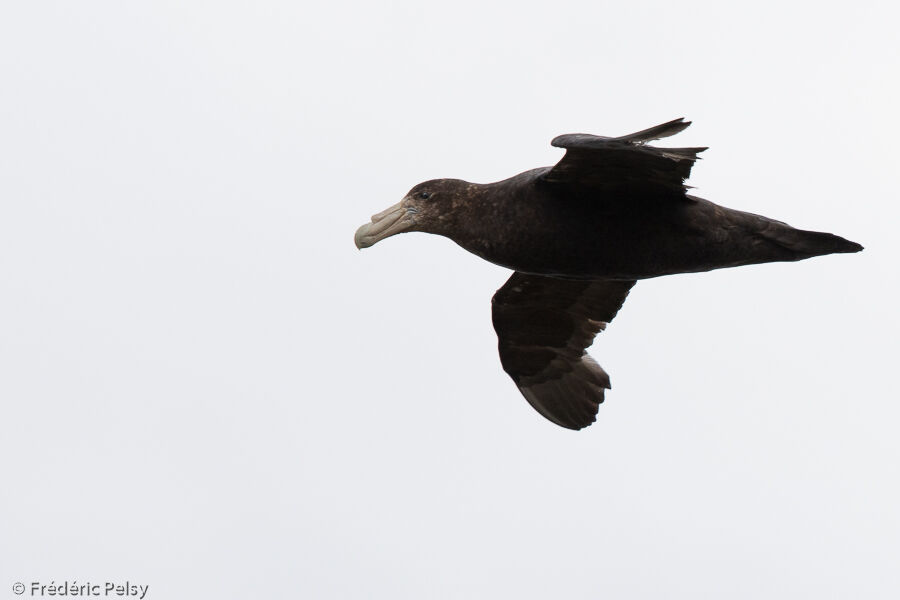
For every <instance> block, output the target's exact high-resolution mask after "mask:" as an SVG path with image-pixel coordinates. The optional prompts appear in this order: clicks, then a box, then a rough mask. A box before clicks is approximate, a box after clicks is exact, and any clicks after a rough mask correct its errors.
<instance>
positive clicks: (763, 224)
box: [354, 118, 863, 430]
mask: <svg viewBox="0 0 900 600" xmlns="http://www.w3.org/2000/svg"><path fill="white" fill-rule="evenodd" d="M690 124H691V122H690V121H685V120H684V119H683V118H679V119H675V120H672V121H669V122H667V123H663V124H661V125H657V126H655V127H650V128H649V129H644V130H642V131H638V132H636V133H631V134H628V135H624V136H619V137H606V136H598V135H591V134H584V133H575V134H565V135H560V136H558V137H556V138H554V139H553V140H552V142H551V145H552V146H555V147H558V148H563V149H564V150H565V154H564V155H563V157H562V158H561V159H560V160H559V162H557V163H556V164H555V165H554V166H552V167H540V168H537V169H531V170H528V171H525V172H523V173H520V174H518V175H515V176H513V177H510V178H508V179H504V180H502V181H498V182H494V183H487V184H479V183H470V182H467V181H462V180H459V179H434V180H430V181H425V182H423V183H419V184H417V185H415V186H414V187H413V188H412V189H410V191H409V192H408V193H407V194H406V196H405V197H404V198H403V199H402V200H400V202H398V203H397V204H395V205H393V206H391V207H390V208H388V209H386V210H384V211H382V212H380V213H378V214H376V215H374V216H372V218H371V221H370V222H369V223H366V224H365V225H363V226H361V227H360V228H359V229H358V230H357V231H356V234H355V236H354V241H355V243H356V246H357V248H359V249H363V248H368V247H370V246H373V245H374V244H376V243H377V242H379V241H381V240H384V239H385V238H388V237H391V236H394V235H396V234H399V233H404V232H412V231H419V232H425V233H432V234H437V235H441V236H444V237H447V238H449V239H451V240H453V241H454V242H456V244H458V245H459V246H461V247H462V248H464V249H465V250H468V251H469V252H471V253H473V254H475V255H476V256H479V257H480V258H482V259H484V260H487V261H489V262H491V263H494V264H496V265H500V266H502V267H506V268H509V269H512V270H513V271H514V273H513V274H512V276H511V277H510V278H509V280H507V282H506V283H505V284H504V285H503V286H502V287H501V288H500V289H499V290H497V292H496V293H495V294H494V296H493V299H492V301H491V307H492V321H493V325H494V330H495V331H496V334H497V339H498V351H499V354H500V363H501V365H502V367H503V370H504V371H506V373H507V374H508V375H509V376H510V377H511V378H512V380H513V382H514V383H515V385H516V386H517V387H518V389H519V391H520V392H521V394H522V395H523V396H524V397H525V399H526V400H527V401H528V403H529V404H530V405H531V406H532V407H534V409H535V410H537V412H538V413H540V414H541V415H542V416H543V417H545V418H546V419H547V420H549V421H551V422H553V423H555V424H556V425H559V426H561V427H565V428H567V429H573V430H579V429H583V428H584V427H587V426H588V425H591V424H592V423H594V422H595V421H596V416H597V413H598V409H599V406H600V404H601V403H602V402H603V401H604V394H605V391H606V390H608V389H611V385H610V379H609V375H608V374H607V373H606V371H604V370H603V368H602V367H601V366H600V365H599V364H598V363H597V362H596V361H595V360H594V359H593V358H592V357H591V356H590V355H589V354H588V353H587V349H588V347H590V346H591V344H592V343H593V340H594V337H595V336H596V335H597V334H598V333H599V332H600V331H602V330H604V329H605V328H606V326H607V325H608V324H609V322H610V321H612V320H613V318H614V317H615V316H616V313H617V312H618V311H619V309H620V308H621V307H622V304H623V303H624V302H625V298H626V297H627V296H628V294H629V292H630V291H631V289H632V287H633V286H634V285H635V283H636V282H637V281H638V280H640V279H648V278H652V277H659V276H663V275H674V274H678V273H696V272H703V271H710V270H713V269H721V268H726V267H737V266H741V265H751V264H757V263H766V262H774V261H797V260H803V259H807V258H811V257H813V256H820V255H825V254H832V253H851V252H859V251H860V250H862V249H863V247H862V246H861V245H859V244H857V243H855V242H851V241H849V240H846V239H844V238H842V237H839V236H836V235H833V234H831V233H822V232H816V231H805V230H801V229H794V228H793V227H791V226H790V225H787V224H786V223H783V222H781V221H776V220H774V219H769V218H767V217H763V216H760V215H756V214H752V213H748V212H742V211H739V210H734V209H730V208H726V207H724V206H719V205H717V204H714V203H712V202H710V201H708V200H704V199H702V198H699V197H697V196H694V195H692V194H690V193H688V190H689V189H690V188H689V186H686V185H685V180H687V178H688V176H689V175H690V172H691V168H692V167H693V165H694V163H695V162H696V161H697V160H698V158H699V157H698V154H699V153H700V152H702V151H704V150H706V149H707V148H705V147H698V148H660V147H655V146H651V145H648V142H652V141H654V140H659V139H662V138H666V137H669V136H672V135H675V134H677V133H679V132H681V131H683V130H684V129H685V128H687V127H688V126H689V125H690Z"/></svg>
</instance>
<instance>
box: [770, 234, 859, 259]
mask: <svg viewBox="0 0 900 600" xmlns="http://www.w3.org/2000/svg"><path fill="white" fill-rule="evenodd" d="M773 233H774V235H767V236H766V237H768V238H769V240H770V241H772V242H774V243H776V244H778V245H779V246H781V247H782V248H784V249H786V250H789V251H790V252H792V253H793V254H795V255H796V260H802V259H804V258H810V257H813V256H821V255H823V254H837V253H850V252H859V251H860V250H862V249H863V247H862V246H861V245H859V244H857V243H856V242H851V241H850V240H846V239H844V238H842V237H840V236H838V235H834V234H833V233H824V232H821V231H805V230H803V229H793V228H792V227H784V228H779V229H778V230H776V232H773Z"/></svg>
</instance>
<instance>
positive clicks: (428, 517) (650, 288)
mask: <svg viewBox="0 0 900 600" xmlns="http://www.w3.org/2000/svg"><path fill="white" fill-rule="evenodd" d="M897 12H898V11H897V9H896V5H895V4H894V3H888V2H877V3H876V2H859V1H857V2H852V3H820V2H815V3H812V2H809V3H803V2H798V3H790V2H778V3H772V4H771V5H769V6H767V5H765V4H759V3H755V4H752V5H750V4H748V5H747V8H745V9H739V8H734V3H724V2H690V1H685V2H678V3H673V2H647V3H638V2H633V3H624V2H555V3H550V2H541V3H522V2H518V3H515V4H513V3H497V4H490V3H485V2H483V1H478V2H453V3H445V4H443V5H438V6H434V5H429V4H427V3H422V2H393V3H387V4H381V3H366V2H344V3H341V2H332V3H327V4H315V5H314V4H311V3H304V2H299V3H298V2H288V1H285V2H269V1H259V2H254V3H235V2H223V1H221V0H217V1H215V2H212V1H210V2H200V1H193V2H187V3H186V2H174V1H172V2H166V1H157V2H153V3H149V2H145V3H122V2H113V1H110V2H92V1H81V2H6V3H4V5H3V7H2V8H0V81H2V92H0V423H2V424H3V430H4V434H3V435H2V436H0V598H7V597H9V598H14V597H16V596H15V595H14V594H13V591H12V586H13V585H14V584H15V583H16V582H24V583H25V584H26V585H27V586H29V587H30V585H31V582H33V581H36V582H41V583H44V584H49V583H50V582H56V583H61V582H63V581H65V580H69V581H72V580H76V581H77V582H79V583H84V582H87V581H91V582H105V581H121V582H123V583H124V581H125V580H129V581H130V582H131V583H138V584H141V585H149V586H150V588H149V593H148V594H147V598H150V599H154V598H155V599H171V598H179V599H180V598H185V599H196V598H251V597H254V598H276V597H296V598H316V599H330V598H334V599H347V598H385V599H391V600H396V599H403V598H410V599H421V598H438V599H443V598H460V599H471V598H535V599H537V598H542V599H544V598H573V599H582V598H583V599H588V598H590V599H596V598H628V599H632V598H640V599H658V598H685V599H692V600H693V599H697V598H738V599H742V598H747V599H749V598H754V599H756V598H798V597H802V598H867V599H876V598H896V597H897V590H898V588H900V570H898V569H897V565H898V564H900V515H898V508H897V507H898V506H900V484H898V468H897V465H898V463H900V436H898V434H897V431H898V425H900V423H898V420H900V403H898V402H900V401H898V392H897V384H896V374H897V370H898V358H900V348H898V339H900V326H898V309H897V307H898V304H900V294H898V274H897V260H898V257H900V242H898V236H897V233H896V229H897V227H898V217H900V208H898V204H900V198H898V193H897V190H898V185H897V171H898V165H900V150H898V148H900V145H898V142H900V140H898V134H900V118H898V112H897V106H898V105H900V83H898V72H900V56H898V55H900V45H898V42H897V39H896V23H897V20H898V14H897ZM682 116H683V117H686V118H688V119H691V120H693V122H694V125H693V126H692V127H691V128H690V129H688V130H687V131H685V132H684V133H682V134H680V135H679V136H678V138H676V139H675V140H673V144H674V145H678V146H710V149H709V150H708V151H707V152H706V153H705V154H704V155H703V160H702V161H701V162H699V163H698V164H697V166H696V167H695V169H694V175H693V176H692V179H691V181H690V183H691V184H693V185H694V186H696V187H697V189H696V190H695V192H696V194H697V195H699V196H701V197H704V198H708V199H710V200H712V201H714V202H717V203H720V204H723V205H726V206H729V207H733V208H738V209H742V210H747V211H750V212H755V213H760V214H764V215H767V216H769V217H772V218H776V219H779V220H783V221H787V222H789V223H791V224H792V225H794V226H797V227H801V228H803V229H813V230H819V231H829V232H833V233H836V234H838V235H841V236H843V237H846V238H849V239H851V240H854V241H858V242H860V243H862V244H863V245H864V246H866V250H865V251H864V252H863V253H861V254H855V255H835V256H826V257H820V258H815V259H811V260H808V261H803V262H799V263H781V264H769V265H760V266H753V267H743V268H739V269H727V270H722V271H717V272H713V273H706V274H698V275H681V276H675V277H666V278H662V279H656V280H650V281H645V282H639V283H638V284H637V286H636V287H635V288H634V289H633V290H632V293H631V295H630V297H629V299H628V302H627V303H626V304H625V306H624V307H623V309H622V311H621V312H620V313H619V316H618V317H617V319H616V320H615V322H614V323H613V324H612V325H611V326H610V327H609V328H608V330H607V331H606V332H605V333H603V334H601V336H600V337H599V338H598V340H597V343H596V344H595V345H594V347H593V349H592V350H591V353H592V355H593V356H594V357H596V359H597V360H598V362H600V363H601V364H602V365H603V366H604V368H605V369H606V370H607V371H608V372H609V373H610V375H611V378H612V381H613V387H614V389H613V390H612V392H610V393H608V394H607V401H606V403H605V404H604V405H602V406H601V407H600V413H599V415H598V419H597V423H596V424H594V425H593V426H592V427H590V428H588V429H586V430H584V431H581V432H572V431H567V430H564V429H561V428H559V427H556V426H554V425H552V424H551V423H549V422H548V421H546V420H544V419H543V418H542V417H540V415H538V414H537V413H536V412H535V411H534V410H533V409H532V408H531V407H530V406H528V404H527V403H526V402H525V400H524V399H523V398H522V397H521V395H520V394H519V392H518V391H517V389H516V388H515V386H514V385H513V384H512V382H511V381H510V380H509V378H508V377H507V375H506V374H505V373H504V372H503V371H502V370H501V368H500V363H499V359H498V357H497V353H496V338H495V337H494V332H493V329H492V327H491V323H490V298H491V296H492V294H493V293H494V291H495V290H496V289H497V288H498V287H500V285H502V284H503V282H504V281H505V280H506V278H507V277H508V273H509V272H508V271H506V270H505V269H502V268H500V267H497V266H494V265H491V264H489V263H486V262H483V261H481V260H480V259H478V258H476V257H474V256H473V255H470V254H468V253H466V252H464V251H463V250H461V249H460V248H458V247H457V246H455V245H454V244H453V243H452V242H450V241H449V240H446V239H443V238H439V237H436V236H427V235H423V234H410V235H402V236H397V237H394V238H391V239H389V240H386V241H384V242H382V243H380V244H378V245H377V246H376V247H374V248H372V249H370V250H366V251H365V252H359V251H357V250H356V248H355V247H354V245H353V240H352V238H353V233H354V231H355V229H356V228H357V227H358V226H359V225H361V224H362V223H364V222H366V221H367V220H368V218H369V216H370V215H372V214H373V213H376V212H379V211H381V210H382V209H384V208H386V207H387V206H389V205H390V204H393V203H395V202H396V201H397V200H399V199H400V198H401V197H402V196H403V195H404V194H405V193H406V192H407V190H408V189H409V188H410V187H411V186H412V185H414V184H416V183H418V182H419V181H422V180H426V179H431V178H434V177H457V178H461V179H467V180H469V181H476V182H488V181H495V180H499V179H503V178H506V177H509V176H511V175H514V174H516V173H518V172H520V171H524V170H526V169H530V168H533V167H538V166H546V165H551V164H553V163H554V162H556V161H557V160H558V159H559V158H560V156H561V155H562V152H561V151H560V150H559V149H555V148H551V147H550V144H549V142H550V140H551V139H552V138H553V137H554V136H555V135H558V134H561V133H568V132H587V133H595V134H603V135H620V134H624V133H628V132H631V131H635V130H638V129H642V128H645V127H649V126H651V125H655V124H657V123H661V122H663V121H667V120H669V119H673V118H677V117H682ZM29 594H30V591H27V592H26V595H25V596H23V597H30V596H29Z"/></svg>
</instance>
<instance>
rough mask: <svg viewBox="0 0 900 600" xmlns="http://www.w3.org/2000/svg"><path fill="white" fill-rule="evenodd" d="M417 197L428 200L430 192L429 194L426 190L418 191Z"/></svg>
mask: <svg viewBox="0 0 900 600" xmlns="http://www.w3.org/2000/svg"><path fill="white" fill-rule="evenodd" d="M419 198H421V199H422V200H428V199H429V198H431V194H429V193H428V192H419Z"/></svg>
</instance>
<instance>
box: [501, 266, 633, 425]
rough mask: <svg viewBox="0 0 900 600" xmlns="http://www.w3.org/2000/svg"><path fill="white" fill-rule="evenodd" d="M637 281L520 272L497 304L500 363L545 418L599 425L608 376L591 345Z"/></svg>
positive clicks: (507, 284)
mask: <svg viewBox="0 0 900 600" xmlns="http://www.w3.org/2000/svg"><path fill="white" fill-rule="evenodd" d="M634 284H635V282H634V281H580V280H570V279H558V278H555V277H544V276H540V275H527V274H525V273H519V272H515V273H513V275H512V277H510V278H509V280H508V281H507V282H506V283H505V284H504V285H503V287H501V288H500V289H499V290H497V293H496V294H494V298H493V300H492V301H491V304H492V310H493V321H494V330H495V331H496V332H497V337H498V340H499V344H498V346H499V350H500V362H501V363H502V364H503V370H504V371H506V372H507V373H508V374H509V376H510V377H512V380H513V381H514V382H515V384H516V386H518V388H519V391H521V392H522V395H523V396H525V399H526V400H528V403H529V404H531V406H533V407H534V408H535V409H536V410H537V411H538V412H539V413H541V415H543V416H544V417H546V418H547V419H549V420H550V421H552V422H554V423H556V424H557V425H560V426H561V427H567V428H569V429H581V428H583V427H587V426H588V425H590V424H591V423H593V422H594V420H595V416H596V414H597V409H598V407H599V405H600V403H601V402H603V393H604V390H605V389H609V387H610V385H609V376H608V375H607V374H606V372H605V371H604V370H603V369H602V368H601V367H600V365H598V364H597V363H596V362H594V360H593V359H592V358H591V357H590V356H588V354H587V351H586V350H587V348H588V346H590V345H591V343H592V342H593V340H594V336H596V335H597V333H599V332H600V331H602V330H603V329H604V328H605V327H606V324H607V323H608V322H609V321H612V319H613V317H615V316H616V313H617V312H618V311H619V308H621V306H622V303H623V302H625V297H626V296H628V291H629V290H630V289H631V287H632V286H633V285H634Z"/></svg>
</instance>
